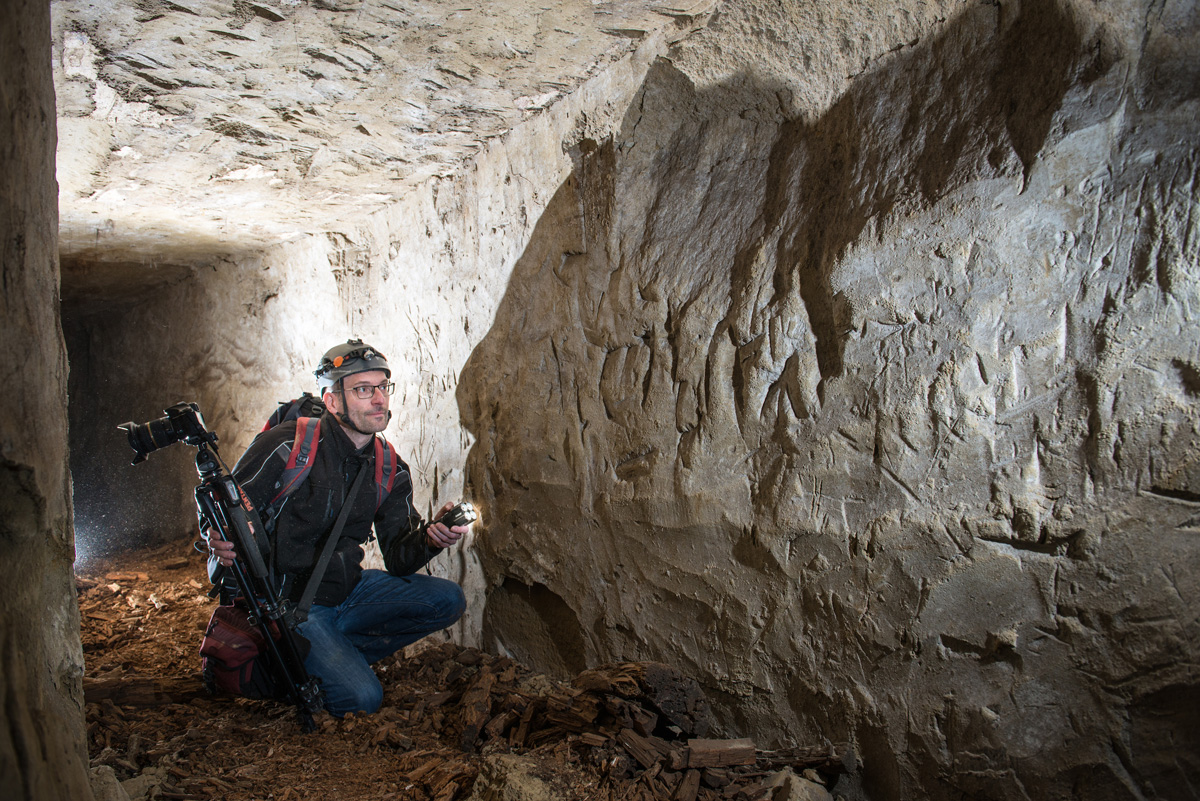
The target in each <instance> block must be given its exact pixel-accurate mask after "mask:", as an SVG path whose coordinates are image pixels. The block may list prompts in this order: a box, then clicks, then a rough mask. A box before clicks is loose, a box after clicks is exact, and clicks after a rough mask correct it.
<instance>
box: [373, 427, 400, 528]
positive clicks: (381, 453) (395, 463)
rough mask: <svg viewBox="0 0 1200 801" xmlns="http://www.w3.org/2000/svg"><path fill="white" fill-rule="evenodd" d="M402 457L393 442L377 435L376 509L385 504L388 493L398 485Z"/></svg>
mask: <svg viewBox="0 0 1200 801" xmlns="http://www.w3.org/2000/svg"><path fill="white" fill-rule="evenodd" d="M399 468H400V457H399V456H397V455H396V449H395V448H393V447H392V443H390V442H388V441H387V440H386V439H384V438H383V437H378V436H377V437H375V509H376V511H378V510H379V507H380V506H382V505H383V502H384V501H385V500H386V499H387V496H388V493H390V492H391V491H392V487H394V486H395V485H396V475H397V474H398V473H399V472H400V469H399Z"/></svg>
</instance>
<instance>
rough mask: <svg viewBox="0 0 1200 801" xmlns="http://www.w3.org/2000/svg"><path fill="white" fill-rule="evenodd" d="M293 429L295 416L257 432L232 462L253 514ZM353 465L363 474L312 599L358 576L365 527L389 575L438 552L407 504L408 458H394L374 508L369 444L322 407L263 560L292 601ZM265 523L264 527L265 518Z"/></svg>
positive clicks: (322, 599) (345, 591) (262, 504)
mask: <svg viewBox="0 0 1200 801" xmlns="http://www.w3.org/2000/svg"><path fill="white" fill-rule="evenodd" d="M295 436H296V423H295V421H291V422H287V423H282V424H280V425H278V426H275V427H274V428H271V429H269V430H267V431H264V432H263V433H262V434H259V435H258V437H257V438H256V439H255V440H254V442H252V443H251V444H250V447H249V448H247V449H246V452H245V453H244V454H242V458H241V459H239V460H238V463H237V464H236V465H235V466H234V468H233V476H234V478H236V479H237V481H238V483H239V484H241V485H242V488H243V489H244V490H245V491H246V494H247V495H248V496H249V497H250V501H251V502H252V503H253V504H254V506H255V508H256V509H258V510H259V512H260V513H264V512H265V511H266V509H267V506H268V504H269V503H270V501H271V499H272V498H273V497H274V496H275V495H276V493H277V492H278V490H277V489H276V484H277V482H278V481H279V478H280V476H281V474H282V473H283V470H284V467H285V466H286V463H287V458H288V454H289V452H290V448H291V443H292V442H293V441H294V439H295ZM281 446H283V447H281ZM360 469H361V470H366V471H367V476H366V479H365V480H364V481H363V484H362V486H361V487H359V490H358V495H357V496H356V497H355V499H354V506H353V508H352V509H351V512H350V516H349V518H348V519H347V520H346V526H345V528H344V529H343V530H342V534H341V537H340V538H339V541H338V545H337V547H336V549H335V550H334V553H333V557H332V558H331V559H330V560H329V565H328V567H327V568H326V569H325V575H324V577H323V578H322V579H321V584H320V586H319V588H318V589H317V594H316V599H315V601H314V602H315V603H317V604H321V605H324V606H336V605H337V604H339V603H341V602H342V601H344V600H345V599H346V596H348V595H349V594H350V591H351V590H352V589H354V586H355V585H356V584H357V583H358V580H359V578H360V577H361V576H362V559H363V545H364V544H365V543H366V542H367V541H368V540H369V539H370V538H371V536H372V528H374V534H375V536H376V537H378V538H379V549H380V551H381V552H382V553H383V561H384V566H385V567H386V568H387V571H388V572H389V573H391V574H393V575H397V576H406V575H409V574H411V573H415V572H416V571H417V570H419V569H420V568H421V567H422V566H424V565H425V564H426V563H427V562H428V561H429V560H430V559H432V558H433V557H434V556H436V555H437V554H438V553H440V552H441V550H442V549H441V548H437V547H435V546H431V545H428V544H427V543H426V540H425V527H426V523H425V521H424V520H422V519H421V516H420V515H419V514H417V511H416V509H415V508H414V506H413V487H412V477H411V475H410V474H409V470H408V465H407V464H405V463H404V462H403V460H401V461H400V462H399V472H398V473H397V475H396V480H395V484H394V485H393V488H392V491H391V493H390V494H389V495H388V497H387V499H386V500H385V501H384V502H383V504H382V505H380V507H379V509H378V511H376V509H375V501H376V485H375V449H374V446H373V444H372V443H367V445H366V446H365V447H363V448H362V449H356V448H355V447H354V443H352V442H351V441H350V438H349V437H348V436H346V432H345V431H343V430H342V427H341V425H340V424H339V423H338V421H337V419H336V418H334V417H333V416H332V415H330V414H329V413H326V414H324V415H322V416H321V439H320V443H319V445H318V446H317V453H316V457H315V462H314V463H313V468H312V471H311V472H310V473H309V474H308V476H307V477H306V478H305V480H304V481H303V482H301V484H300V486H298V487H296V489H295V490H293V491H292V493H291V494H290V495H288V496H287V499H286V501H284V502H283V505H282V506H281V507H280V508H279V510H278V513H277V515H276V517H275V519H274V525H273V534H272V536H271V538H270V539H271V543H272V548H271V555H270V565H271V567H272V570H273V572H274V574H275V576H276V577H277V578H278V577H281V576H286V577H287V580H286V582H285V583H284V585H283V594H284V595H285V596H286V597H288V598H290V599H292V600H296V599H298V598H299V597H300V594H301V593H302V592H303V590H304V585H305V583H306V582H307V581H308V578H309V576H310V575H311V573H312V568H313V567H314V566H315V563H316V562H317V560H318V558H319V557H320V555H321V547H322V546H323V545H324V543H325V538H326V536H327V535H328V534H329V532H330V530H331V529H332V528H333V524H334V521H335V520H336V519H337V516H338V513H339V512H340V511H341V508H342V503H343V502H344V501H345V499H346V495H347V493H348V492H349V490H350V486H351V484H352V483H353V482H354V479H355V477H356V476H357V475H358V471H359V470H360ZM266 522H267V521H264V523H266ZM267 530H272V526H270V525H268V526H267Z"/></svg>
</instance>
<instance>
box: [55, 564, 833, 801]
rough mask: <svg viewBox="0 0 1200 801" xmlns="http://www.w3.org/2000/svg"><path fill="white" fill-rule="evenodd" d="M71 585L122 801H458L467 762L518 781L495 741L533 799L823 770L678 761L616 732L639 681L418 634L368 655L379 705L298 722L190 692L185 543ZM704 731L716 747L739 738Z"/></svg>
mask: <svg viewBox="0 0 1200 801" xmlns="http://www.w3.org/2000/svg"><path fill="white" fill-rule="evenodd" d="M76 582H77V588H78V591H79V606H80V616H81V621H82V640H83V650H84V658H85V676H84V690H85V701H86V721H87V738H88V750H89V755H90V757H91V763H92V767H93V768H97V767H99V766H109V767H111V768H112V770H113V772H114V774H115V777H116V779H118V780H122V781H124V782H125V784H124V785H123V786H124V787H125V789H126V790H127V791H128V792H129V794H130V797H131V798H132V799H133V800H134V801H137V799H139V798H150V799H153V798H163V799H198V800H199V799H217V798H219V799H228V800H229V801H242V800H243V799H245V800H249V799H254V800H255V801H266V800H267V799H274V800H275V801H305V800H306V799H312V800H313V801H316V799H322V800H323V801H328V800H331V799H332V800H333V801H337V800H338V799H379V800H380V801H388V800H389V799H414V800H415V801H425V800H426V799H428V801H453V799H466V798H469V797H471V796H472V792H473V790H475V789H476V788H475V785H476V783H477V781H478V780H479V777H480V775H481V771H482V773H483V775H484V776H485V777H486V778H487V781H489V782H497V781H498V782H500V783H505V782H513V781H516V780H513V779H511V778H500V779H494V778H492V777H493V776H495V775H496V774H497V769H496V768H495V763H494V761H493V757H495V756H496V755H497V754H501V753H512V754H520V755H523V756H524V758H523V759H521V760H519V762H520V764H521V770H522V771H524V772H525V773H527V774H528V775H531V776H532V777H534V779H533V780H532V782H531V786H534V787H535V788H536V791H535V792H534V793H533V795H534V796H535V797H537V796H539V794H540V796H541V797H548V798H556V799H557V798H561V799H567V800H571V801H573V800H574V799H604V800H605V801H609V800H610V799H612V800H615V799H652V798H654V799H689V801H690V799H697V798H699V799H706V800H707V801H715V799H725V798H729V799H751V798H765V797H768V796H770V795H771V793H770V792H768V791H767V790H766V789H764V780H766V779H768V778H770V777H772V776H775V775H776V774H777V772H778V769H779V768H780V767H783V766H787V767H788V768H789V770H790V769H792V768H794V769H795V770H797V771H804V773H805V775H806V776H808V777H809V778H811V779H815V780H817V781H820V782H825V783H827V784H832V781H833V780H836V770H837V765H836V764H835V762H834V760H833V759H832V758H831V757H830V755H824V756H819V757H818V758H817V759H816V760H815V761H814V760H813V759H811V758H810V759H808V761H807V762H806V761H804V760H799V759H796V758H795V756H796V755H795V754H791V755H781V754H779V753H778V752H761V751H760V752H757V754H756V753H755V752H753V750H751V751H750V756H749V759H748V760H745V759H743V760H741V761H742V763H743V764H741V765H740V766H736V767H735V766H730V765H728V764H726V765H721V764H720V763H717V764H710V765H709V766H708V767H707V768H705V769H700V768H695V769H691V770H689V769H688V765H687V760H686V757H682V758H681V757H680V753H681V752H680V750H679V748H678V747H675V745H674V744H672V743H668V742H666V741H665V740H663V739H662V738H661V737H660V736H657V735H656V733H654V732H651V731H650V730H649V729H645V730H643V734H645V735H646V736H645V737H643V736H641V735H639V734H637V733H636V732H634V731H633V729H632V728H630V727H634V728H637V727H638V725H637V722H638V721H639V720H640V721H641V722H642V723H643V724H645V723H646V722H647V721H650V723H649V727H650V729H653V728H654V726H655V725H656V723H655V722H654V721H656V720H657V717H658V715H657V712H658V711H657V710H654V709H653V708H652V704H649V703H648V702H646V701H645V699H638V698H636V693H633V694H630V693H626V694H625V698H618V697H617V696H616V695H612V694H611V693H610V694H609V695H603V694H598V693H596V692H594V691H593V692H590V693H589V692H588V691H586V690H581V689H580V688H579V686H574V687H573V686H571V685H569V684H563V683H557V682H553V681H550V680H548V679H547V678H546V677H545V676H542V675H539V674H534V673H532V672H531V671H530V670H528V669H527V668H525V667H524V666H522V665H520V664H517V663H515V662H513V661H512V660H510V659H508V658H506V657H497V656H494V655H490V654H485V653H483V652H480V651H476V650H473V649H463V648H460V647H459V646H457V645H455V644H453V643H450V642H437V641H434V642H430V641H428V640H427V641H426V642H425V643H422V644H418V645H417V646H414V647H412V648H410V649H408V650H407V652H406V653H402V654H399V655H397V656H395V657H392V658H390V659H386V660H383V661H382V662H379V663H377V664H376V665H375V669H376V672H377V673H378V675H379V676H380V679H381V681H382V683H383V686H384V702H383V707H382V709H381V710H380V711H379V712H378V713H376V714H374V715H363V716H359V717H355V716H347V717H346V718H345V719H343V720H337V719H335V718H333V717H330V716H328V715H326V714H323V713H322V714H321V715H319V716H318V717H317V720H316V724H317V731H316V732H314V733H310V734H306V733H303V732H302V731H301V728H300V725H299V722H298V719H297V715H296V712H295V709H294V708H293V707H291V706H289V705H286V704H282V703H275V702H270V701H254V700H248V699H245V698H234V697H229V696H216V695H212V694H210V693H209V692H208V691H207V690H206V689H205V687H204V683H203V681H202V678H201V674H200V670H199V668H200V661H199V655H198V647H199V643H200V640H201V638H202V636H203V633H204V630H205V627H206V625H207V623H208V620H209V616H210V615H211V613H212V610H213V609H214V607H215V605H216V602H215V601H213V600H211V599H209V598H208V597H207V595H206V592H207V590H208V585H207V582H206V580H205V573H204V559H203V557H202V556H201V555H200V554H198V553H196V552H194V551H193V550H192V549H191V546H190V543H181V544H176V545H170V546H166V547H164V548H160V549H157V550H154V551H148V552H143V553H137V554H131V555H126V556H124V557H122V558H121V559H120V561H119V562H116V561H109V562H95V563H91V564H89V565H87V566H85V567H82V568H80V569H78V570H77V574H76ZM582 675H583V674H581V676H582ZM485 679H486V681H484V680H485ZM575 684H576V685H579V684H580V682H578V681H576V682H575ZM584 684H587V682H585V683H584ZM595 686H597V685H596V682H595V679H594V677H593V680H592V682H591V684H590V685H588V687H589V689H592V690H594V687H595ZM681 686H682V685H681ZM606 687H607V689H609V690H610V691H611V690H612V688H611V686H609V685H606ZM629 698H633V699H634V700H633V701H630V700H627V699H629ZM481 699H482V700H481ZM639 703H642V706H639V705H638V704H639ZM647 709H649V710H651V711H646V710H647ZM480 710H482V711H480ZM606 710H607V711H606ZM480 715H482V716H483V717H480ZM621 715H624V718H625V723H624V724H622V722H621V720H620V719H619V718H620V716H621ZM472 719H474V721H475V723H474V724H472ZM484 722H486V724H487V725H486V726H484V725H481V724H482V723H484ZM472 725H474V728H470V727H471V726H472ZM476 732H478V735H477V736H475V733H476ZM669 732H675V734H678V733H679V728H678V727H677V726H676V727H673V728H672V729H670V730H669ZM669 732H668V734H666V735H664V736H672V735H671V734H670V733H669ZM695 742H697V743H699V742H700V741H695ZM703 742H704V743H706V744H715V746H714V747H715V748H716V752H715V753H716V754H717V756H718V757H720V756H721V755H722V754H725V755H729V754H735V752H736V751H737V749H739V748H740V749H742V751H743V752H744V749H745V747H746V746H747V744H748V747H749V748H750V749H753V745H752V743H749V741H710V740H706V741H703ZM655 748H657V749H658V750H657V751H655ZM789 756H791V757H793V758H791V759H790V760H789V759H788V757H789ZM810 756H811V755H810ZM709 758H710V759H711V758H712V755H711V754H710V755H709ZM747 762H749V764H746V763H747ZM813 766H815V767H818V768H821V770H822V773H818V772H817V771H815V770H813V769H811V768H812V767H813ZM830 766H832V770H831V769H830ZM805 767H809V769H808V770H806V771H805V770H804V769H805ZM506 775H507V774H506ZM139 777H140V778H139ZM131 779H132V780H134V781H132V782H129V781H128V780H131ZM476 795H477V796H479V795H486V796H488V797H499V796H497V795H496V793H495V792H494V791H492V792H488V793H477V794H476ZM505 797H510V796H509V795H508V793H506V794H505Z"/></svg>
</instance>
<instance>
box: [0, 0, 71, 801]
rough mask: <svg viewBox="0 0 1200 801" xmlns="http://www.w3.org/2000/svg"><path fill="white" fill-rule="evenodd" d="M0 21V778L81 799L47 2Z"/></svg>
mask: <svg viewBox="0 0 1200 801" xmlns="http://www.w3.org/2000/svg"><path fill="white" fill-rule="evenodd" d="M3 6H4V10H3V19H4V20H5V24H4V25H3V26H0V175H4V181H5V186H4V192H3V193H2V194H0V248H2V255H0V259H2V261H0V270H2V273H0V282H2V285H3V291H2V292H0V308H2V309H3V314H2V315H0V342H3V343H4V356H5V362H6V369H5V371H4V374H5V379H6V383H7V385H8V392H7V393H6V394H7V398H6V399H5V403H4V412H3V414H2V415H0V587H3V588H4V589H3V594H2V596H0V610H3V614H2V615H0V676H3V682H4V696H3V701H0V717H2V718H3V721H4V725H3V726H2V727H0V787H3V788H4V789H3V793H4V796H5V798H11V799H66V798H69V799H91V798H92V792H91V788H90V787H89V783H88V774H87V750H86V746H85V741H84V726H83V714H82V706H83V690H82V676H83V652H82V649H81V647H80V641H79V612H78V607H77V606H76V605H75V592H74V586H73V577H72V573H71V562H72V561H73V553H74V546H73V535H72V524H71V481H70V473H69V472H68V469H67V361H66V352H65V349H64V347H63V340H62V331H61V328H60V325H59V303H58V300H59V298H58V255H57V242H58V208H57V202H58V198H57V185H56V183H55V180H54V148H55V142H56V136H55V119H54V87H53V84H52V81H51V71H50V6H49V3H47V2H45V0H4V2H3Z"/></svg>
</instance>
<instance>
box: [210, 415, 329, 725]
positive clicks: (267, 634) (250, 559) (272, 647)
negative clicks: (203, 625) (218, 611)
mask: <svg viewBox="0 0 1200 801" xmlns="http://www.w3.org/2000/svg"><path fill="white" fill-rule="evenodd" d="M215 439H216V438H215V436H214V437H213V438H212V439H211V440H209V439H201V440H200V441H199V442H195V441H191V440H189V441H190V442H191V444H193V445H195V446H196V448H197V452H196V472H197V473H198V474H199V475H200V484H199V486H197V487H196V505H197V508H198V509H199V510H200V515H201V517H202V518H203V519H202V521H201V522H202V524H205V525H206V527H207V528H209V529H212V530H215V531H216V532H217V533H218V534H219V535H220V537H221V539H223V540H227V541H229V542H232V543H233V544H234V547H235V548H236V550H237V554H238V555H237V558H235V559H234V560H233V564H232V565H231V566H230V567H229V568H228V569H229V570H231V571H232V573H233V577H234V580H235V581H236V582H237V587H238V590H239V592H240V593H241V595H242V597H243V598H244V599H245V601H246V604H247V605H248V607H249V612H250V622H251V623H252V624H253V625H255V626H258V627H259V629H260V630H261V631H262V633H263V638H264V639H265V640H266V644H267V651H266V657H267V661H268V663H269V665H270V669H271V672H272V673H273V674H274V676H275V679H276V683H277V686H279V687H281V688H282V689H283V690H284V695H285V697H286V699H287V700H288V701H289V702H291V703H292V704H294V705H295V707H296V713H297V715H298V716H299V718H300V728H301V729H302V730H303V731H305V732H311V731H313V730H314V729H315V728H316V726H315V724H314V723H313V714H314V713H316V712H319V711H321V709H322V708H323V706H322V703H321V690H320V687H319V686H318V685H317V682H316V680H315V679H313V678H312V677H311V676H309V675H308V671H307V670H305V669H304V659H303V657H301V656H300V651H299V649H298V648H297V646H296V637H297V636H299V635H298V634H297V633H296V621H295V619H294V618H293V616H292V615H291V614H289V612H288V610H287V609H286V607H285V605H284V604H283V603H282V602H281V601H280V599H279V596H278V594H277V593H276V592H275V588H274V587H273V586H272V583H271V581H270V578H269V576H268V572H267V566H266V564H265V563H264V562H263V558H262V551H261V549H260V548H259V545H258V541H257V540H256V538H255V535H254V531H253V530H252V529H251V526H250V515H249V514H248V513H252V512H253V511H254V507H253V506H252V505H251V503H250V499H249V498H248V497H246V494H245V493H244V492H243V491H242V488H241V487H240V486H238V483H237V481H235V480H234V478H233V476H231V475H230V474H229V471H228V470H227V469H225V467H224V465H223V464H222V463H221V460H220V458H219V457H218V456H217V454H216V442H215ZM254 517H255V518H256V519H257V515H254ZM243 562H246V563H247V564H245V565H244V564H243Z"/></svg>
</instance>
